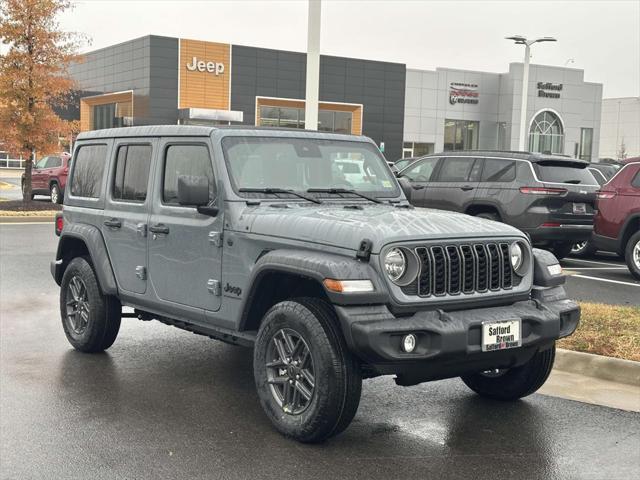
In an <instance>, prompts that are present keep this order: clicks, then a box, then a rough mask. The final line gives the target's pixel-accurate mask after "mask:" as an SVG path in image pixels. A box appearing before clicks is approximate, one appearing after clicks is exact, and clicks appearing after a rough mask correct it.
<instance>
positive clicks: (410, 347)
mask: <svg viewBox="0 0 640 480" xmlns="http://www.w3.org/2000/svg"><path fill="white" fill-rule="evenodd" d="M415 348H416V336H415V335H414V334H413V333H410V334H409V335H405V336H404V338H403V339H402V350H404V351H405V352H407V353H411V352H413V351H414V350H415Z"/></svg>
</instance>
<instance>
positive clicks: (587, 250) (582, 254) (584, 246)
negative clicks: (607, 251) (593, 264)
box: [571, 240, 597, 258]
mask: <svg viewBox="0 0 640 480" xmlns="http://www.w3.org/2000/svg"><path fill="white" fill-rule="evenodd" d="M596 251H597V249H596V248H595V247H594V246H593V242H591V241H590V240H586V241H584V242H580V243H574V244H573V246H572V247H571V256H572V257H578V258H590V257H592V256H593V255H594V254H595V253H596Z"/></svg>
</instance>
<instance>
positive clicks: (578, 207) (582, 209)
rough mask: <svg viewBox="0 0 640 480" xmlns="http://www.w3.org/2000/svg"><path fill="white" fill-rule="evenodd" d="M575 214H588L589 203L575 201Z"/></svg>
mask: <svg viewBox="0 0 640 480" xmlns="http://www.w3.org/2000/svg"><path fill="white" fill-rule="evenodd" d="M573 214H574V215H586V214H587V204H586V203H574V204H573Z"/></svg>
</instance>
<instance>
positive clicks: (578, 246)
mask: <svg viewBox="0 0 640 480" xmlns="http://www.w3.org/2000/svg"><path fill="white" fill-rule="evenodd" d="M585 248H587V241H586V240H585V241H584V242H578V243H576V244H574V245H573V247H571V253H580V252H582V251H583V250H584V249H585Z"/></svg>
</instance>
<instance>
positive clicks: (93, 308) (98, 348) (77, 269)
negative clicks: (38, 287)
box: [60, 257, 122, 353]
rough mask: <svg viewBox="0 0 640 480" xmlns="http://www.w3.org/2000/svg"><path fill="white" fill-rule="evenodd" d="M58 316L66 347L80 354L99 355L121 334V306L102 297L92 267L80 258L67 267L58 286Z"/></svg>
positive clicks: (117, 302) (113, 300) (113, 299)
mask: <svg viewBox="0 0 640 480" xmlns="http://www.w3.org/2000/svg"><path fill="white" fill-rule="evenodd" d="M60 315H61V317H62V328H63V329H64V333H65V335H66V336H67V340H68V341H69V343H70V344H71V345H72V346H73V348H75V349H76V350H79V351H81V352H85V353H95V352H102V351H103V350H106V349H107V348H109V347H110V346H111V345H112V344H113V342H114V341H115V339H116V337H117V336H118V331H119V330H120V320H121V317H122V307H121V305H120V302H119V301H118V300H117V299H116V298H114V297H110V296H107V295H103V294H102V291H101V290H100V286H99V285H98V279H97V278H96V275H95V272H94V271H93V268H92V267H91V264H90V263H89V262H88V261H87V260H86V259H85V258H83V257H76V258H74V259H73V260H71V262H70V263H69V266H67V269H66V270H65V272H64V275H63V276H62V282H61V284H60Z"/></svg>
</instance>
